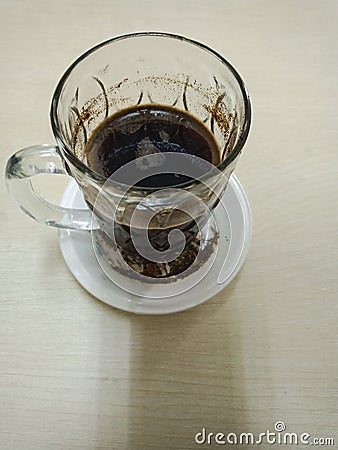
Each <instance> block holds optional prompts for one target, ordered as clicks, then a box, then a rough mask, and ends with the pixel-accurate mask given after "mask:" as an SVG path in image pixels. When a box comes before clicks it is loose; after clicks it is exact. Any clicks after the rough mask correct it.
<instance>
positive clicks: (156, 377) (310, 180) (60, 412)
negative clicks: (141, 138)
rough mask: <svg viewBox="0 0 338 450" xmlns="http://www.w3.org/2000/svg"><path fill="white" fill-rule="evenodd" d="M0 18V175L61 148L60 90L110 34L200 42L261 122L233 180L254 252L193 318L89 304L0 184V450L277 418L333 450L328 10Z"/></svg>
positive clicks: (70, 12)
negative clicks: (243, 197)
mask: <svg viewBox="0 0 338 450" xmlns="http://www.w3.org/2000/svg"><path fill="white" fill-rule="evenodd" d="M0 12H1V14H0V17H1V19H0V20H1V27H0V33H1V36H0V37H1V38H0V51H1V61H2V65H1V83H0V94H1V96H0V98H1V108H0V120H1V153H0V160H1V164H0V166H1V176H2V177H3V168H4V165H5V161H6V160H7V158H8V157H9V156H10V155H11V153H13V152H14V151H15V150H17V149H19V148H21V147H25V146H29V145H33V144H36V143H42V142H53V137H52V133H51V131H50V125H49V118H48V113H49V102H50V98H51V95H52V92H53V89H54V87H55V85H56V83H57V81H58V79H59V77H60V76H61V74H62V73H63V71H64V70H65V69H66V67H67V66H68V65H69V64H70V63H71V62H72V61H73V60H74V59H75V58H76V56H78V55H79V54H80V53H82V52H83V51H84V50H85V49H87V48H89V47H90V46H92V45H94V44H95V43H97V42H100V41H102V40H104V39H106V38H109V37H111V36H113V35H118V34H121V33H125V32H130V31H142V30H163V31H170V32H177V33H180V34H184V35H187V36H190V37H192V38H195V39H198V40H200V41H203V42H205V43H208V44H209V45H210V46H211V47H213V48H215V49H216V50H218V51H219V52H221V53H222V54H224V55H225V56H226V57H227V58H228V59H229V60H230V61H231V62H232V63H233V64H234V65H235V66H236V67H237V68H238V70H239V71H240V73H241V74H242V75H243V77H244V79H245V81H246V83H247V85H248V87H249V90H250V93H251V96H252V102H253V110H254V116H253V126H252V132H251V135H250V139H249V141H248V143H247V145H246V148H245V150H244V152H243V156H242V159H241V160H240V163H239V166H238V170H237V174H238V176H239V178H240V180H241V182H242V184H243V186H244V188H245V190H246V192H247V194H248V197H249V200H250V203H251V207H252V211H253V218H254V227H253V240H252V245H251V249H250V252H249V256H248V259H247V261H246V263H245V265H244V267H243V269H242V270H241V272H240V274H239V275H238V276H237V278H236V279H235V280H234V281H233V282H232V283H231V285H230V286H229V287H228V288H226V289H225V290H224V291H222V292H221V293H219V294H218V295H217V296H216V297H215V298H214V299H212V300H210V301H208V302H207V303H205V304H204V305H202V306H199V307H197V308H195V309H193V310H191V311H187V312H184V313H179V314H176V315H172V316H163V317H139V316H133V315H129V314H127V313H123V312H121V311H118V310H115V309H113V308H110V307H108V306H106V305H104V304H103V303H101V302H99V301H97V300H96V299H94V298H93V297H92V296H91V295H89V294H88V293H86V292H85V291H84V290H83V288H82V287H80V286H79V285H78V284H77V282H76V281H75V280H74V279H73V278H72V276H71V274H70V273H69V271H68V269H67V267H66V266H65V264H64V262H63V260H62V257H61V254H60V251H59V248H58V243H57V236H56V232H55V230H53V229H49V228H47V227H43V226H42V225H38V224H36V223H35V222H33V221H32V220H31V219H29V218H28V217H26V216H25V215H24V214H22V213H21V212H20V211H19V210H18V208H17V207H16V206H15V205H14V204H13V202H12V201H11V199H10V198H9V196H8V195H7V193H6V191H5V188H4V184H3V185H2V189H1V191H0V195H1V211H2V220H1V222H0V227H1V228H0V231H1V248H0V271H1V285H0V296H1V302H0V320H1V327H0V355H1V363H0V394H1V402H0V449H1V450H54V449H55V450H61V449H62V450H66V449H67V450H68V449H69V450H74V449H81V450H84V449H88V450H89V449H90V450H91V449H128V450H138V449H144V450H149V449H159V450H162V449H193V448H198V446H197V444H195V443H194V436H195V434H196V433H197V432H198V431H200V430H201V429H202V427H206V428H207V429H208V430H210V431H213V432H218V431H219V432H223V433H228V432H236V433H240V432H253V433H260V432H264V431H266V430H267V429H270V430H273V426H274V423H275V422H276V421H277V420H282V421H284V422H285V424H286V426H287V431H289V432H292V431H294V432H299V433H302V432H307V433H310V434H311V435H312V436H318V437H323V436H327V437H335V439H336V445H338V435H337V423H338V414H337V404H338V398H337V389H338V385H337V373H338V358H337V356H338V355H337V300H338V294H337V292H338V279H337V278H338V277H337V269H338V231H337V230H338V215H337V204H338V203H337V202H338V183H337V171H338V151H337V142H338V125H337V124H338V109H337V105H338V89H337V80H338V59H337V50H338V44H337V28H338V3H337V2H336V1H334V0H326V1H323V2H318V1H313V0H306V1H305V0H299V1H297V2H295V1H292V0H286V1H285V0H283V1H282V0H275V1H269V0H254V1H249V0H245V1H244V0H240V1H236V2H229V1H216V0H215V1H212V2H205V1H200V0H197V1H190V0H187V1H183V2H182V1H178V0H172V1H170V2H167V1H141V2H136V1H135V0H134V1H131V0H124V1H120V0H114V2H109V1H104V0H97V1H95V2H90V1H89V0H85V1H81V2H80V1H75V0H74V1H69V2H66V1H65V0H59V1H58V2H53V3H51V2H45V1H42V0H33V1H31V2H24V1H23V0H15V1H9V0H7V1H2V2H1V4H0ZM46 185H48V189H49V191H50V195H51V196H52V197H53V198H58V197H59V196H60V194H61V192H62V186H61V185H60V184H58V182H57V181H56V180H54V179H52V180H48V181H46ZM200 447H201V448H202V446H200ZM258 447H260V448H270V447H271V446H269V445H267V444H265V445H261V446H258ZM279 447H282V448H283V446H279ZM203 448H218V446H214V447H212V446H205V447H203ZM247 448H249V447H248V446H247ZM288 448H291V446H288ZM297 448H303V447H302V446H298V447H297ZM321 448H330V447H321Z"/></svg>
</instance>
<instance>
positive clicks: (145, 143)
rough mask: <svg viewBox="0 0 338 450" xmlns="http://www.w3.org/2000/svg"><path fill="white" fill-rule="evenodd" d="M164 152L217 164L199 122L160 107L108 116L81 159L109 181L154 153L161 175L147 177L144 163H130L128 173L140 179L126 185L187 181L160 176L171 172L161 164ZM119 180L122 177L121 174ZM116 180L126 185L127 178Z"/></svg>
mask: <svg viewBox="0 0 338 450" xmlns="http://www.w3.org/2000/svg"><path fill="white" fill-rule="evenodd" d="M166 152H175V153H185V154H188V155H191V156H192V160H193V157H194V156H198V157H199V158H202V159H203V160H206V161H208V162H209V163H212V164H214V165H217V164H218V163H219V162H220V153H219V149H218V146H217V144H216V142H215V140H214V138H213V135H212V134H211V133H210V132H209V130H208V129H207V128H206V126H205V125H204V124H203V123H202V122H200V121H198V120H196V119H195V118H194V117H193V116H191V115H190V114H188V113H186V112H183V111H180V110H178V109H176V108H174V107H168V106H162V105H142V106H136V107H132V108H129V109H125V110H123V111H120V112H118V113H116V114H113V115H112V116H110V117H108V118H107V119H106V120H105V121H104V122H102V123H101V124H100V126H99V127H97V129H96V130H95V131H94V133H93V135H92V136H91V138H90V140H89V142H88V143H87V146H86V149H85V156H86V159H87V164H88V166H89V167H90V168H91V169H93V170H94V171H95V172H98V173H99V174H101V175H103V176H104V177H106V178H109V177H110V176H111V175H112V174H113V173H114V172H115V171H116V170H118V169H119V168H120V167H122V166H124V165H125V164H127V163H130V162H131V161H135V160H136V159H137V158H140V157H142V156H148V155H155V157H156V156H157V154H158V156H159V157H158V158H157V160H158V161H157V164H158V167H157V169H158V172H161V174H159V175H152V176H147V169H146V167H145V164H144V163H142V162H141V167H138V166H137V163H135V164H133V163H132V164H131V165H129V166H128V168H130V172H133V174H134V176H135V173H136V174H138V172H139V175H140V176H139V178H142V180H141V181H137V183H134V182H133V181H134V180H132V182H131V183H130V184H132V185H134V184H136V185H138V186H142V187H165V186H173V185H177V184H181V183H184V182H187V181H189V179H190V178H189V177H188V176H185V175H179V174H175V173H163V172H166V171H170V170H171V169H172V168H171V167H166V161H165V158H163V161H161V154H163V153H166ZM153 161H155V163H156V160H155V159H153ZM145 162H146V161H145ZM206 167H207V165H206ZM167 169H168V170H167ZM128 170H129V169H128ZM202 171H203V169H202ZM200 175H201V173H200ZM136 176H137V175H136ZM123 177H125V178H126V174H125V173H124V175H123ZM118 181H121V182H124V183H125V184H129V182H128V181H129V180H128V179H119V178H118Z"/></svg>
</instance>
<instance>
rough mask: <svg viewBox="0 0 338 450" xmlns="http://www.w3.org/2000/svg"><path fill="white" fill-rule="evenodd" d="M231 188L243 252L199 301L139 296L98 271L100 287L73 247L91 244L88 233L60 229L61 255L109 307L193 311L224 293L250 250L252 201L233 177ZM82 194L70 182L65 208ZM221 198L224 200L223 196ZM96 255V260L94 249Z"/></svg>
mask: <svg viewBox="0 0 338 450" xmlns="http://www.w3.org/2000/svg"><path fill="white" fill-rule="evenodd" d="M229 187H230V188H231V189H232V191H233V195H234V196H235V197H236V199H237V201H238V206H239V207H240V213H241V217H242V221H243V239H242V250H241V252H240V257H239V259H238V260H237V262H236V264H235V265H234V267H233V268H232V271H231V272H230V274H229V275H228V276H227V277H226V278H225V280H224V281H223V282H221V283H220V282H219V281H218V280H215V283H208V284H207V285H206V286H204V289H203V293H201V292H200V290H199V292H198V293H199V295H198V297H199V298H198V300H194V301H187V302H183V303H179V304H175V297H176V301H177V297H179V295H180V294H178V295H175V296H171V297H168V300H167V302H165V300H166V298H161V299H158V298H154V299H152V298H146V297H139V296H137V295H135V294H131V293H129V292H127V291H124V290H123V289H122V288H120V287H119V286H118V285H117V284H115V283H114V282H113V281H112V280H110V279H109V278H108V277H107V276H106V274H105V273H104V272H103V270H102V269H101V268H100V270H99V272H100V274H101V275H102V277H103V278H102V281H103V280H104V279H105V280H104V283H103V284H102V285H100V286H98V285H97V282H98V280H97V279H96V278H94V277H90V276H89V277H88V275H90V273H91V272H90V271H88V269H87V268H86V265H85V264H83V261H82V260H80V259H79V258H78V255H77V254H76V251H75V247H74V238H75V236H76V237H77V238H78V237H79V236H81V237H82V238H85V239H86V238H87V239H89V240H90V241H91V237H90V233H89V232H88V231H77V230H75V231H74V230H67V229H61V228H60V229H59V230H58V240H59V246H60V250H61V254H62V256H63V258H64V261H65V263H66V265H67V266H68V269H69V270H70V272H71V273H72V275H73V276H74V278H75V279H76V280H77V282H78V283H79V284H80V285H81V286H82V287H83V288H84V289H85V290H86V291H88V292H89V293H90V294H91V295H93V296H94V297H95V298H96V299H98V300H100V301H103V302H104V303H106V304H108V305H110V306H113V307H115V308H118V309H121V310H124V311H127V312H130V313H134V314H144V315H165V314H173V313H175V312H180V311H185V310H188V309H191V308H193V307H195V306H198V305H200V304H202V303H205V302H206V301H208V300H210V299H211V298H212V297H214V296H215V295H217V294H218V293H219V292H220V291H221V290H223V289H224V288H225V287H226V286H227V285H228V284H230V283H231V281H232V280H233V279H234V278H235V277H236V275H237V274H238V273H239V271H240V269H241V268H242V266H243V264H244V262H245V260H246V257H247V254H248V251H249V247H250V243H251V236H252V214H251V209H250V205H249V201H248V198H247V196H246V194H245V191H244V189H243V187H242V185H241V183H240V182H239V180H238V178H237V177H236V176H235V175H234V174H233V175H231V177H230V179H229V184H228V188H229ZM228 188H227V191H228ZM227 191H226V192H227ZM79 193H80V190H79V188H78V186H77V184H76V182H75V181H74V180H71V181H70V183H69V184H68V185H67V187H66V189H65V191H64V193H63V196H62V205H63V206H68V207H71V206H72V205H73V203H74V201H75V200H76V196H77V195H79ZM222 199H224V196H223V197H222ZM69 242H70V243H71V244H72V245H71V246H69ZM93 255H94V258H95V254H94V250H93ZM75 260H77V262H74V261H75ZM78 263H79V264H78ZM96 264H97V266H98V267H100V266H99V263H98V262H96ZM107 283H108V284H109V288H110V289H108V290H109V293H107V290H106V289H105V288H104V285H105V284H107ZM198 286H199V283H197V285H195V286H193V287H192V288H191V290H190V292H189V295H187V297H189V298H192V297H193V296H192V295H191V293H192V292H193V291H194V290H195V289H198ZM118 299H120V301H118Z"/></svg>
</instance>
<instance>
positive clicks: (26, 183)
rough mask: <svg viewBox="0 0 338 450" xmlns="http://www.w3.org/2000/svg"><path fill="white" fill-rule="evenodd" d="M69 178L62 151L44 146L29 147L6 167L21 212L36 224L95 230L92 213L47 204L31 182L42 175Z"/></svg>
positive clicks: (8, 185) (8, 186)
mask: <svg viewBox="0 0 338 450" xmlns="http://www.w3.org/2000/svg"><path fill="white" fill-rule="evenodd" d="M43 173H44V174H63V175H68V174H67V172H66V170H65V169H64V167H63V164H62V159H61V155H60V153H59V149H58V147H57V146H55V145H49V144H42V145H34V146H32V147H27V148H24V149H22V150H19V151H18V152H16V153H14V155H12V156H11V157H10V158H9V160H8V162H7V166H6V185H7V189H8V191H9V192H10V194H11V195H12V196H13V198H14V200H15V201H16V202H17V203H18V204H19V206H20V208H21V209H22V210H23V211H24V212H25V213H26V214H27V215H28V216H30V217H32V218H33V219H35V220H36V221H37V222H41V223H44V224H46V225H49V226H52V227H57V228H68V229H72V230H92V229H93V228H96V227H95V225H94V223H93V225H92V212H91V211H90V210H89V209H72V208H65V207H62V206H59V205H55V204H53V203H50V202H48V201H47V200H45V199H44V198H43V197H41V196H40V195H39V194H38V193H37V192H35V190H34V187H33V185H32V178H33V177H34V176H36V175H39V174H43Z"/></svg>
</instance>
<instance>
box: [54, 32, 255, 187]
mask: <svg viewBox="0 0 338 450" xmlns="http://www.w3.org/2000/svg"><path fill="white" fill-rule="evenodd" d="M139 37H159V38H169V39H176V40H178V41H181V42H185V43H188V44H191V45H193V46H195V47H198V48H200V49H201V50H203V51H205V52H207V53H209V54H211V55H213V56H215V57H216V58H217V59H218V60H219V61H220V62H221V63H222V64H224V65H225V66H226V67H227V69H228V70H230V72H231V73H232V75H233V76H234V77H235V79H236V81H237V83H238V85H239V87H240V91H241V94H242V97H243V103H244V123H243V125H242V127H241V131H240V135H239V137H238V141H237V143H236V145H235V147H234V148H233V149H232V151H231V152H230V153H229V155H228V156H227V157H226V158H225V159H224V160H223V161H222V162H220V163H219V164H218V165H217V166H215V167H216V168H217V169H218V170H220V171H222V170H223V169H225V168H226V167H228V166H229V164H230V163H231V162H232V161H234V160H235V159H236V157H237V156H238V155H239V154H240V152H241V150H242V148H243V146H244V144H245V142H246V140H247V138H248V134H249V130H250V126H251V102H250V96H249V93H248V90H247V87H246V85H245V83H244V81H243V79H242V78H241V76H240V74H239V73H238V72H237V70H236V69H235V68H234V67H233V66H232V65H231V64H230V62H229V61H227V60H226V59H225V58H224V57H223V56H222V55H221V54H220V53H218V52H216V51H215V50H213V49H212V48H210V47H209V46H207V45H206V44H203V43H201V42H198V41H196V40H194V39H190V38H187V37H185V36H181V35H178V34H174V33H166V32H157V31H145V32H136V33H128V34H123V35H120V36H116V37H113V38H110V39H107V40H105V41H103V42H101V43H99V44H96V45H95V46H93V47H91V48H90V49H88V50H87V51H85V52H84V53H82V54H81V55H80V56H79V57H78V58H77V59H76V60H75V61H74V62H73V63H72V64H71V65H70V66H69V67H68V69H67V70H66V71H65V72H64V74H63V75H62V77H61V78H60V80H59V82H58V84H57V86H56V88H55V91H54V94H53V97H52V102H51V107H50V121H51V126H52V131H53V133H54V136H55V138H56V140H57V141H59V142H61V144H62V149H63V151H64V152H65V153H66V156H67V158H69V160H70V162H71V163H72V164H73V165H74V166H75V167H76V168H77V169H78V170H80V171H81V172H82V173H84V174H86V175H88V176H89V177H90V178H91V179H93V180H94V181H96V182H99V183H101V184H104V183H105V182H106V181H107V178H105V177H104V176H102V175H100V174H99V173H97V172H95V171H94V170H92V169H90V168H89V167H88V166H87V165H86V164H84V163H83V162H82V161H81V160H80V159H79V158H78V157H77V156H76V155H75V154H74V153H73V152H72V150H71V149H70V148H69V146H68V144H67V143H66V142H65V140H64V138H63V136H62V132H61V130H60V127H59V125H58V106H59V100H60V98H61V93H62V90H63V88H64V86H65V84H66V82H67V80H68V79H69V77H70V75H71V73H72V71H73V69H75V67H76V66H78V65H79V63H81V62H82V61H84V60H85V59H86V58H87V57H89V56H90V55H91V54H92V53H94V52H96V51H97V50H99V49H101V48H103V47H105V46H107V45H110V44H112V43H114V42H118V41H122V40H125V39H129V38H139ZM207 175H208V174H205V176H207ZM198 181H199V180H197V179H194V180H191V181H187V182H185V183H181V184H177V185H175V186H172V187H175V188H176V187H178V188H184V187H188V186H191V185H194V184H196V183H198ZM118 184H122V183H118ZM133 189H135V190H140V191H154V190H157V189H158V188H157V187H156V188H154V187H146V188H145V187H138V186H133Z"/></svg>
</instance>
